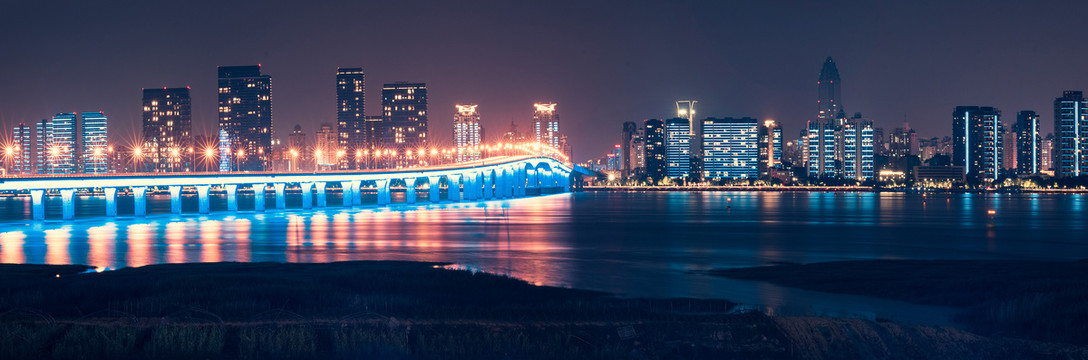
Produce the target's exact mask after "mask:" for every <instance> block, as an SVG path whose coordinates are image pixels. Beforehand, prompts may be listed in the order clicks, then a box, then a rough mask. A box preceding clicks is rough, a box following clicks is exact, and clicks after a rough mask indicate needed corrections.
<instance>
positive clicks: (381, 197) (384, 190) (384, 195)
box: [376, 180, 393, 205]
mask: <svg viewBox="0 0 1088 360" xmlns="http://www.w3.org/2000/svg"><path fill="white" fill-rule="evenodd" d="M389 182H390V181H389V180H378V181H376V183H377V185H378V186H377V187H378V205H389V203H390V202H392V201H393V196H392V194H390V193H389Z"/></svg>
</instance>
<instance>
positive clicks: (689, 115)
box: [676, 100, 703, 177]
mask: <svg viewBox="0 0 1088 360" xmlns="http://www.w3.org/2000/svg"><path fill="white" fill-rule="evenodd" d="M696 103H698V101H696V100H680V101H677V102H676V117H678V118H681V119H687V120H688V124H690V125H691V127H692V129H691V132H690V136H691V140H690V141H689V143H688V145H689V147H690V149H691V156H692V157H693V158H694V159H690V160H688V163H689V166H690V167H691V175H694V176H695V177H698V176H699V175H702V173H703V172H702V168H703V167H702V166H703V165H702V164H703V122H702V121H698V120H696V119H695V104H696Z"/></svg>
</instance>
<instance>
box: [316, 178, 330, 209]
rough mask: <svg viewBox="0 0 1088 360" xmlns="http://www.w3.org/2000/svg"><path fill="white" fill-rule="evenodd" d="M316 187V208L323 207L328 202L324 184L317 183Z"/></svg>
mask: <svg viewBox="0 0 1088 360" xmlns="http://www.w3.org/2000/svg"><path fill="white" fill-rule="evenodd" d="M316 185H317V207H319V208H323V207H325V203H326V202H327V201H329V198H328V197H326V196H325V182H324V181H318V182H317V183H316Z"/></svg>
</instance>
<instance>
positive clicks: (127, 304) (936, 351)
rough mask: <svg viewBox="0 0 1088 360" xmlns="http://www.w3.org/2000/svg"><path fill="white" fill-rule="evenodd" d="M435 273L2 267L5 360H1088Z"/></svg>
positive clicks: (350, 266) (410, 266) (992, 341)
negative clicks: (892, 359)
mask: <svg viewBox="0 0 1088 360" xmlns="http://www.w3.org/2000/svg"><path fill="white" fill-rule="evenodd" d="M440 265H441V264H433V263H416V262H341V263H327V264H281V263H209V264H167V265H153V266H146V267H141V268H129V269H121V270H117V271H109V272H103V273H94V272H91V273H85V271H87V270H89V268H88V267H85V266H79V265H69V266H48V265H0V358H2V359H31V358H33V359H38V358H57V359H68V358H79V359H143V358H154V359H171V358H174V359H193V358H201V359H205V358H206V359H234V358H248V359H289V358H322V359H338V358H342V359H356V358H380V359H415V358H423V359H459V358H473V359H479V358H482V359H558V358H568V359H574V358H579V359H581V358H602V359H616V358H628V359H690V358H759V359H838V358H902V359H912V358H944V359H978V358H991V359H992V358H1055V359H1068V358H1088V350H1086V349H1085V348H1084V347H1082V346H1076V345H1069V344H1063V343H1057V342H1045V341H1032V340H1021V339H1013V338H1008V337H1002V336H980V335H976V334H973V333H969V332H966V331H963V330H959V329H953V328H947V327H933V326H916V325H901V324H896V323H891V322H883V321H867V320H859V319H836V318H819V317H769V316H765V315H762V314H758V313H736V312H735V311H734V310H735V309H736V307H735V304H732V303H730V302H727V301H723V300H697V299H624V298H617V297H613V296H610V295H608V294H603V293H598V292H591V291H583V290H574V289H564V288H554V287H546V286H533V285H531V284H528V283H525V282H523V281H520V280H516V279H510V278H506V277H502V276H497V275H491V274H486V273H472V272H469V271H459V270H446V269H442V268H441V266H440Z"/></svg>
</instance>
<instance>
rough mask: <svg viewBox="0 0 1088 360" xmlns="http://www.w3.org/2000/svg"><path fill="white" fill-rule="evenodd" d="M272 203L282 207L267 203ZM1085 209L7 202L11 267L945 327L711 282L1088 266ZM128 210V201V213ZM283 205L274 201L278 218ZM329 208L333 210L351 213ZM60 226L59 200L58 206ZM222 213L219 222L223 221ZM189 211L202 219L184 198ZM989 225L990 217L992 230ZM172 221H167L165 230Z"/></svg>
mask: <svg viewBox="0 0 1088 360" xmlns="http://www.w3.org/2000/svg"><path fill="white" fill-rule="evenodd" d="M270 200H271V199H270ZM1085 200H1088V199H1086V198H1085V196H1084V195H1041V194H1016V195H1007V194H925V195H920V194H903V193H816V192H583V193H572V194H557V195H547V196H541V197H531V198H522V199H513V200H495V201H486V202H469V203H444V204H433V205H432V204H426V203H424V204H422V205H417V206H408V205H394V206H392V207H384V208H377V207H373V206H367V207H363V208H358V207H357V208H349V209H345V208H341V207H329V208H325V209H316V210H312V211H311V210H301V209H290V208H291V207H297V205H298V204H299V203H300V199H299V195H298V194H293V195H289V197H288V207H289V209H288V210H278V211H277V210H270V211H268V212H263V213H256V212H253V211H245V204H246V201H249V202H250V205H249V206H252V205H251V202H252V200H251V199H249V200H247V199H245V198H243V199H241V200H240V203H241V204H242V209H243V211H240V212H233V213H230V212H213V213H212V214H211V215H197V214H184V215H180V216H177V215H170V214H168V212H169V198H168V197H167V196H152V197H150V198H149V208H150V212H151V215H149V216H148V217H146V218H133V217H131V216H124V214H126V211H127V213H128V214H131V204H130V203H129V204H127V210H126V200H125V199H124V198H122V199H120V200H119V205H120V208H121V209H120V212H121V214H122V216H121V217H119V218H105V217H99V216H95V215H94V214H96V213H98V214H100V213H102V212H101V209H102V207H103V206H104V205H103V202H104V200H103V199H102V198H101V197H83V198H80V199H79V201H78V203H77V207H78V211H77V212H78V213H79V214H80V215H81V216H80V217H77V219H76V220H75V221H61V220H47V221H44V222H33V221H28V220H24V219H26V218H29V217H30V214H29V211H30V210H29V200H28V199H26V198H2V199H0V217H5V219H6V220H0V262H4V263H31V264H73V263H74V264H88V265H93V266H97V267H100V268H102V269H118V268H122V267H131V266H143V265H148V264H159V263H184V262H216V261H242V262H255V261H276V262H329V261H345V260H412V261H432V262H448V263H452V264H455V265H453V266H452V267H456V268H467V269H473V270H481V271H488V272H493V273H499V274H505V275H509V276H512V277H516V278H520V279H523V280H525V281H528V282H530V283H534V284H540V285H555V286H564V287H572V288H580V289H590V290H599V291H605V292H610V293H615V294H618V295H622V296H636V297H697V298H724V299H729V300H733V301H738V302H741V303H744V304H749V305H751V306H753V307H756V308H760V309H762V310H764V311H767V312H769V313H781V314H816V315H831V316H854V317H863V318H889V319H894V320H898V321H906V322H915V323H925V324H948V323H949V322H948V315H949V314H950V312H951V310H949V309H945V308H938V307H927V306H918V305H911V304H906V303H901V302H895V301H886V300H878V299H872V298H867V297H860V296H849V295H838V294H827V293H820V292H811V291H803V290H798V289H792V288H785V287H780V286H775V285H771V284H767V283H763V282H758V281H742V280H732V279H725V278H719V277H714V276H708V275H705V274H703V273H702V272H703V271H705V270H710V269H715V268H729V267H745V266H761V265H770V264H775V263H811V262H824V261H836V260H859V259H1043V260H1074V259H1081V258H1088V236H1085V230H1086V228H1088V213H1086V211H1085V207H1084V203H1085ZM128 201H129V202H130V201H131V200H128ZM267 203H268V204H272V202H271V201H269V202H267ZM338 203H339V201H338V200H336V199H331V200H330V201H329V204H330V205H331V204H338ZM47 205H48V207H49V209H50V210H49V212H50V214H51V215H50V216H53V214H56V213H59V199H57V198H49V199H48V200H47ZM223 206H224V204H222V200H221V199H220V201H219V202H218V203H213V211H214V210H216V209H218V208H221V207H223ZM185 208H186V210H188V209H192V208H195V199H193V198H192V197H191V196H187V197H186V199H185ZM991 211H992V214H991ZM164 212H166V213H167V214H163V213H164Z"/></svg>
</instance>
